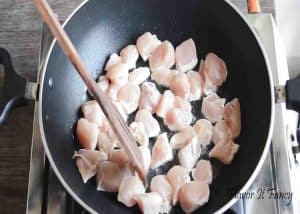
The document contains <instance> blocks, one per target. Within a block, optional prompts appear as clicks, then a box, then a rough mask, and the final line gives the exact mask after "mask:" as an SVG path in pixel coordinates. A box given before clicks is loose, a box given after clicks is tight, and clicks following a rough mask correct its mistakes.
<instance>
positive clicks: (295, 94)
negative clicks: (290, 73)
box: [285, 75, 300, 113]
mask: <svg viewBox="0 0 300 214" xmlns="http://www.w3.org/2000/svg"><path fill="white" fill-rule="evenodd" d="M285 94H286V107H287V109H291V110H294V111H297V112H298V113H300V75H298V76H297V77H296V78H294V79H291V80H288V81H287V82H286V85H285Z"/></svg>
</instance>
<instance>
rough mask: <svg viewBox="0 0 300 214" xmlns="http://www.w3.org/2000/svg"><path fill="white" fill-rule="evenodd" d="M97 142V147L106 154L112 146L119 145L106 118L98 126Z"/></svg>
mask: <svg viewBox="0 0 300 214" xmlns="http://www.w3.org/2000/svg"><path fill="white" fill-rule="evenodd" d="M97 144H98V149H99V150H101V151H104V152H105V153H106V154H109V153H110V152H111V151H112V150H113V148H114V147H119V145H120V142H119V140H118V138H117V136H116V135H115V133H114V130H113V129H112V127H111V126H110V124H109V122H108V121H107V119H105V120H104V121H103V124H102V125H101V126H100V127H99V136H98V142H97Z"/></svg>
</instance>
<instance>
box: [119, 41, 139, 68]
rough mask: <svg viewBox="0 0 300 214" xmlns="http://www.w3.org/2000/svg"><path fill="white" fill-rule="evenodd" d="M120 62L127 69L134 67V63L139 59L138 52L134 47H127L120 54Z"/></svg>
mask: <svg viewBox="0 0 300 214" xmlns="http://www.w3.org/2000/svg"><path fill="white" fill-rule="evenodd" d="M120 56H121V62H123V63H125V64H126V65H128V67H129V69H133V68H135V67H136V62H137V60H138V58H139V52H138V50H137V48H136V46H135V45H127V46H126V47H125V48H123V49H122V50H121V52H120Z"/></svg>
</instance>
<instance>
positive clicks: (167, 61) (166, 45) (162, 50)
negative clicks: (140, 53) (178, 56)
mask: <svg viewBox="0 0 300 214" xmlns="http://www.w3.org/2000/svg"><path fill="white" fill-rule="evenodd" d="M174 64H175V51H174V47H173V45H172V44H171V43H170V42H169V41H164V42H162V43H161V44H160V45H159V46H158V47H157V48H156V49H155V50H154V52H153V53H152V55H151V56H150V57H149V65H150V69H151V71H155V70H161V69H165V68H170V67H172V66H173V65H174Z"/></svg>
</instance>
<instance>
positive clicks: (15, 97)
mask: <svg viewBox="0 0 300 214" xmlns="http://www.w3.org/2000/svg"><path fill="white" fill-rule="evenodd" d="M0 64H2V65H3V67H4V86H3V88H2V90H0V126H2V125H3V124H4V122H5V120H6V119H7V117H8V114H9V112H10V111H11V110H12V109H13V108H15V107H17V106H21V105H25V104H26V103H27V102H26V99H25V97H24V95H25V89H26V84H27V79H26V78H24V77H21V76H20V75H19V74H18V73H16V72H15V70H14V68H13V65H12V61H11V57H10V54H9V52H8V51H7V50H6V49H4V48H1V47H0Z"/></svg>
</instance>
